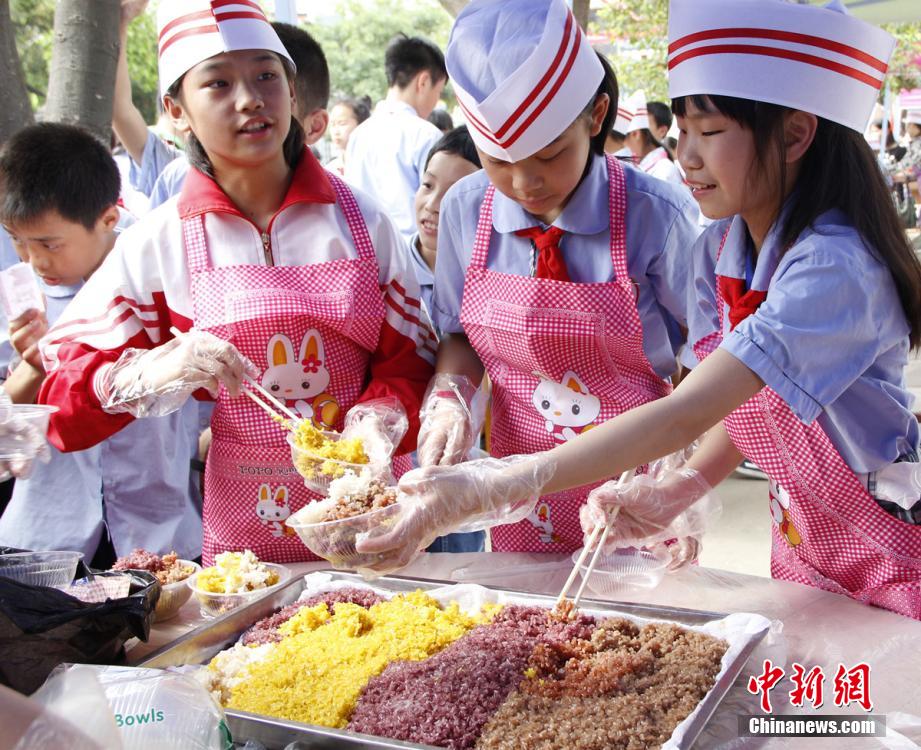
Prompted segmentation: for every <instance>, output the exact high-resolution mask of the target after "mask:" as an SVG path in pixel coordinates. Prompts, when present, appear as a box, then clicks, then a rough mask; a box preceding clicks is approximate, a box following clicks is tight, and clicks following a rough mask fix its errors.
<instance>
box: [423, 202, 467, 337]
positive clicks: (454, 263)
mask: <svg viewBox="0 0 921 750" xmlns="http://www.w3.org/2000/svg"><path fill="white" fill-rule="evenodd" d="M452 190H453V188H452ZM462 206H463V204H462V202H461V201H460V200H459V199H458V194H457V193H452V191H451V190H449V191H448V193H447V194H446V195H445V197H444V199H443V200H442V202H441V211H440V212H439V217H438V252H437V253H436V255H435V289H434V292H433V294H432V310H431V312H432V322H433V323H434V324H435V328H437V329H438V330H439V331H441V332H442V333H443V334H448V333H463V331H464V329H463V326H462V325H461V322H460V309H461V301H462V298H463V295H464V276H465V274H466V272H467V266H468V264H469V262H470V252H469V249H468V248H466V247H465V245H464V238H463V234H462V229H461V219H462V216H461V214H462Z"/></svg>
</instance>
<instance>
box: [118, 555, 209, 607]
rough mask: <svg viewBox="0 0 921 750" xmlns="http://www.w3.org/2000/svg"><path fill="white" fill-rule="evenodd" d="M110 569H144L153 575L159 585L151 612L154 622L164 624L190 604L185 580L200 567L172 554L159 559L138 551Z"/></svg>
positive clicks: (119, 560)
mask: <svg viewBox="0 0 921 750" xmlns="http://www.w3.org/2000/svg"><path fill="white" fill-rule="evenodd" d="M112 570H146V571H147V572H148V573H152V574H153V575H154V576H156V578H157V580H158V581H159V582H160V598H159V599H157V608H156V610H154V622H163V621H164V620H169V619H170V618H172V617H175V616H176V615H177V614H179V610H180V609H181V607H182V605H183V604H185V603H186V602H187V601H189V597H191V596H192V590H191V589H190V588H189V587H188V585H187V584H186V580H187V579H188V578H189V576H193V575H195V574H196V573H198V571H200V570H201V565H199V564H198V563H197V562H195V561H193V560H183V559H182V558H180V557H179V556H178V555H177V554H176V553H175V552H170V553H169V554H166V555H162V556H161V555H158V554H156V553H154V552H148V551H147V550H145V549H140V548H138V549H135V550H134V551H132V552H131V554H130V555H126V556H124V557H119V558H118V559H117V560H116V561H115V565H113V566H112Z"/></svg>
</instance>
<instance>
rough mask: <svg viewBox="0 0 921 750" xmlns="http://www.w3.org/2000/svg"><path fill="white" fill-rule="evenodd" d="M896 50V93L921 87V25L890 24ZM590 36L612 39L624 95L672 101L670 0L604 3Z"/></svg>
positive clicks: (604, 47) (606, 48)
mask: <svg viewBox="0 0 921 750" xmlns="http://www.w3.org/2000/svg"><path fill="white" fill-rule="evenodd" d="M883 28H885V29H886V30H887V31H888V32H889V33H890V34H892V35H893V36H895V37H896V39H897V46H896V50H895V53H894V54H893V57H892V61H891V63H890V66H889V76H890V84H891V86H892V90H893V91H899V90H901V89H911V88H917V87H919V86H921V23H918V22H915V23H899V24H885V25H884V26H883ZM589 32H590V33H591V34H593V35H596V36H604V37H607V38H608V43H607V44H604V43H601V44H597V45H596V48H597V49H598V50H599V51H601V52H603V53H605V54H607V55H608V59H609V60H610V61H611V64H612V65H613V66H614V70H615V71H616V72H617V80H618V81H619V83H620V86H621V90H622V91H623V92H626V93H632V92H633V91H636V90H637V89H644V90H645V91H646V97H647V98H648V99H658V100H660V101H668V75H667V74H668V71H667V69H666V59H667V55H668V0H605V3H604V5H603V6H602V7H601V8H598V9H597V10H596V11H595V13H594V15H593V17H592V20H591V22H590V23H589Z"/></svg>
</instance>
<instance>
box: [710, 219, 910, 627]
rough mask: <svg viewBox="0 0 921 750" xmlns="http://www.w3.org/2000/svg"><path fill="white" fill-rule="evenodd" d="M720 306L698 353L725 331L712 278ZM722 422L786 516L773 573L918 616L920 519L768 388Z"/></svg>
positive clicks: (774, 546) (776, 537)
mask: <svg viewBox="0 0 921 750" xmlns="http://www.w3.org/2000/svg"><path fill="white" fill-rule="evenodd" d="M727 236H728V230H727V232H726V234H725V235H723V241H722V243H721V244H720V248H719V252H718V253H717V259H718V258H719V255H720V254H721V253H722V251H723V245H724V244H725V242H726V237H727ZM717 311H718V313H719V317H720V321H721V325H722V327H723V330H722V331H721V332H718V333H715V334H710V335H709V336H707V337H706V338H705V339H703V340H701V341H700V342H698V343H697V344H695V345H694V352H695V354H696V355H697V357H698V359H700V360H703V359H704V358H705V357H706V356H707V355H708V354H710V353H711V352H712V351H714V350H715V349H716V348H717V347H718V346H719V344H720V342H721V341H722V337H723V335H725V333H727V323H726V318H727V317H728V316H726V315H725V314H724V313H725V301H724V300H723V299H722V295H721V294H720V293H719V283H717ZM723 424H725V426H726V431H727V432H728V433H729V437H730V438H731V439H732V442H733V443H734V444H735V446H736V448H738V450H739V452H740V453H741V454H742V455H743V456H745V458H747V459H748V460H749V461H753V462H754V463H756V464H757V465H758V466H759V467H760V468H761V469H762V470H763V471H764V472H765V473H766V474H767V475H768V476H769V477H770V478H771V485H770V489H769V492H770V499H771V502H772V503H774V504H775V505H777V511H780V512H782V514H783V515H782V521H780V520H779V519H776V518H775V521H777V522H776V523H774V524H772V528H771V535H772V539H771V575H773V576H774V577H775V578H782V579H785V580H788V581H796V582H798V583H804V584H806V585H808V586H815V587H817V588H821V589H825V590H827V591H833V592H835V593H838V594H844V595H845V596H849V597H851V598H852V599H856V600H857V601H860V602H863V603H865V604H874V605H876V606H878V607H883V608H885V609H890V610H892V611H894V612H898V613H900V614H903V615H907V616H908V617H912V618H914V619H916V620H917V619H921V526H913V525H911V524H908V523H905V522H904V521H901V520H899V519H897V518H895V517H893V516H891V515H889V514H888V513H887V512H886V511H884V510H883V509H882V508H880V507H879V505H878V504H877V502H876V500H874V499H873V497H872V496H871V495H870V493H869V492H867V489H866V487H864V485H863V484H862V483H861V482H860V480H859V479H858V478H857V476H856V475H855V474H854V472H853V470H852V469H851V468H850V467H849V466H848V465H847V464H846V463H845V461H844V459H843V458H842V457H841V455H840V454H839V453H838V451H837V449H836V448H835V446H834V445H833V444H832V442H831V440H830V439H829V437H828V435H827V434H826V433H825V430H824V429H823V428H822V426H821V425H820V424H819V422H818V421H815V422H813V423H812V424H810V425H806V424H803V423H802V422H801V421H800V420H799V419H798V418H797V417H796V415H795V414H794V413H793V411H792V409H790V407H789V406H788V405H787V403H786V402H785V401H784V400H783V399H782V398H781V397H780V396H779V395H777V393H776V392H775V391H773V390H772V389H771V388H768V387H765V388H764V389H762V390H761V391H760V392H759V393H758V394H757V395H755V396H754V397H752V398H751V399H749V400H748V401H746V402H745V403H744V404H742V406H740V407H739V408H738V409H736V410H735V411H734V412H732V414H730V415H729V416H728V417H726V418H725V419H724V420H723ZM781 498H782V499H783V501H784V503H785V504H786V505H787V507H786V508H783V510H782V511H781V506H780V504H779V500H780V499H781Z"/></svg>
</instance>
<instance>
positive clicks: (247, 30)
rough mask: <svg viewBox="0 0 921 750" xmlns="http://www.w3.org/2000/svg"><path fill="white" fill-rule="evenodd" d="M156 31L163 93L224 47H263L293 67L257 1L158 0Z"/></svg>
mask: <svg viewBox="0 0 921 750" xmlns="http://www.w3.org/2000/svg"><path fill="white" fill-rule="evenodd" d="M157 33H158V36H159V40H158V57H159V68H160V95H161V96H162V95H163V94H165V93H166V92H167V90H168V89H169V87H170V86H172V85H173V84H174V83H175V82H176V81H178V80H179V79H180V78H181V77H182V76H183V75H185V74H186V73H187V72H188V71H189V70H190V69H192V68H194V67H195V66H196V65H198V63H200V62H203V61H204V60H207V59H208V58H209V57H214V56H215V55H220V54H221V53H223V52H235V51H237V50H245V49H266V50H270V51H272V52H277V53H278V54H279V55H281V57H282V59H283V61H284V62H285V63H287V64H289V65H290V66H291V69H292V70H294V69H295V65H294V60H292V59H291V55H289V54H288V51H287V50H286V49H285V45H283V44H282V43H281V40H280V39H279V38H278V34H276V33H275V29H273V28H272V25H271V24H270V23H269V20H268V18H266V15H265V13H264V12H263V10H262V8H261V6H260V5H259V3H257V2H255V0H162V1H161V3H160V6H159V8H158V9H157Z"/></svg>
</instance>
